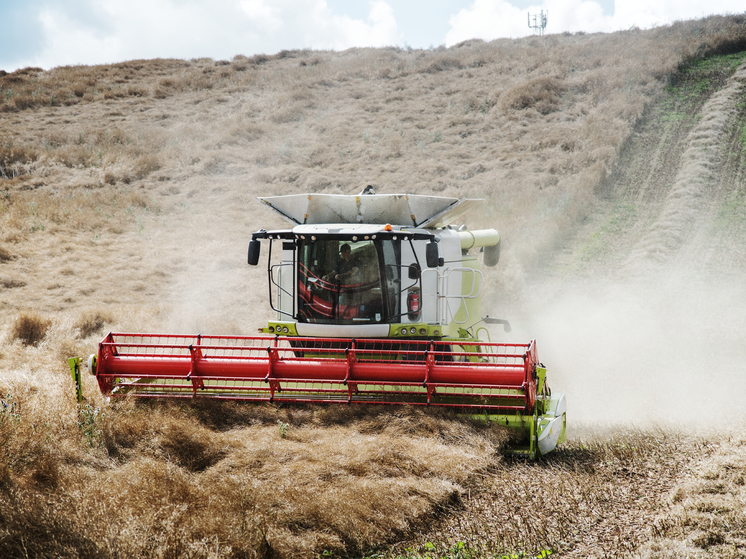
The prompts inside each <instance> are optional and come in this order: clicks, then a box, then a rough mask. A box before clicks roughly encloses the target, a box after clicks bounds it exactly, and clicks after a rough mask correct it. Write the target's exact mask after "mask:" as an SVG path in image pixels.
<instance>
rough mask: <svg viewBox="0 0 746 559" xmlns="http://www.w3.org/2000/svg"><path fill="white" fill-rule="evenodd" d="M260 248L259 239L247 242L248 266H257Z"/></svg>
mask: <svg viewBox="0 0 746 559" xmlns="http://www.w3.org/2000/svg"><path fill="white" fill-rule="evenodd" d="M261 248H262V243H261V242H260V241H259V239H251V240H250V241H249V264H250V265H251V266H256V265H257V264H259V252H260V250H261Z"/></svg>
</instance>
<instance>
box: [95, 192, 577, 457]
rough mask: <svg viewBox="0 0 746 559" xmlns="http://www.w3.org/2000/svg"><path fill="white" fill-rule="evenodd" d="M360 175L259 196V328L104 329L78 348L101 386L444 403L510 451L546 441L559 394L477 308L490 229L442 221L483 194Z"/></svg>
mask: <svg viewBox="0 0 746 559" xmlns="http://www.w3.org/2000/svg"><path fill="white" fill-rule="evenodd" d="M369 191H370V188H369V189H366V191H364V193H362V194H360V195H358V196H347V195H333V194H303V195H291V196H276V197H270V198H260V200H261V201H262V202H263V203H265V204H267V205H268V206H270V207H271V208H272V209H274V210H276V211H277V212H278V213H280V214H281V215H282V216H283V217H284V218H286V219H287V220H289V221H290V222H291V223H292V224H293V227H292V228H289V229H282V230H276V231H265V230H260V231H258V232H256V233H254V234H253V235H252V239H251V241H250V243H249V252H248V262H249V264H250V265H252V266H256V265H257V264H258V263H259V259H260V252H261V250H260V247H261V243H262V241H265V242H266V244H268V247H267V248H268V258H267V262H268V264H267V273H268V277H269V304H270V306H271V308H272V309H273V310H274V311H276V313H277V315H276V316H277V318H276V320H272V321H270V322H269V324H268V325H267V326H266V327H263V328H260V332H261V334H262V335H259V336H207V335H205V336H203V335H195V336H184V335H174V334H124V333H119V334H115V333H110V334H109V335H107V336H106V338H105V339H104V340H103V341H102V342H101V344H100V345H99V350H98V355H97V356H96V355H92V356H91V358H90V359H89V366H90V370H91V372H92V373H93V374H95V375H96V377H97V379H98V383H99V387H100V389H101V391H102V392H103V393H104V394H106V395H111V396H119V395H125V394H127V395H134V396H140V397H176V398H222V399H232V400H245V401H251V402H273V403H276V404H289V405H299V406H304V405H316V404H331V403H344V404H350V403H354V404H379V405H380V404H408V405H422V406H433V407H444V408H448V409H451V410H453V411H454V412H455V413H458V414H467V415H471V416H481V417H484V418H486V419H489V420H491V421H496V422H498V423H499V424H501V425H505V426H507V427H509V428H511V429H513V430H514V431H517V432H518V433H520V434H521V435H522V437H521V439H522V442H521V443H519V444H518V445H516V447H515V451H516V452H520V453H525V454H527V455H529V456H531V457H535V456H537V455H539V454H541V455H544V454H546V453H548V452H550V451H551V450H552V449H554V448H555V447H556V446H557V445H558V444H559V443H561V442H562V441H563V440H565V430H566V418H565V416H566V404H565V397H564V395H563V394H554V395H553V394H552V393H551V391H550V389H549V386H548V385H547V381H546V369H545V368H544V366H543V365H542V364H541V363H540V362H539V360H538V358H537V353H536V344H535V342H533V341H531V342H530V343H527V344H508V343H496V342H492V341H491V340H490V335H489V332H488V330H487V328H486V326H485V324H501V325H502V326H503V327H504V328H505V330H506V331H509V330H510V326H509V324H508V323H507V321H505V320H497V319H493V318H490V317H483V315H482V313H481V302H480V291H481V288H482V284H483V276H482V272H481V271H480V265H479V262H478V260H477V255H476V254H474V253H472V252H471V251H472V250H474V249H481V252H482V253H483V260H484V264H485V265H487V266H495V265H496V264H497V262H498V259H499V256H500V235H499V233H498V232H497V231H496V230H494V229H486V230H478V231H469V230H467V229H466V228H465V227H464V226H462V227H459V228H455V227H454V226H453V225H452V223H453V222H454V221H456V220H458V219H460V218H461V217H462V216H463V215H464V214H465V213H466V212H467V211H469V210H471V209H472V208H474V207H476V206H478V205H480V204H482V203H483V201H482V200H464V199H456V198H444V197H435V196H419V195H398V194H397V195H376V194H373V193H368V192H369ZM278 249H279V250H278ZM278 252H279V258H277V257H276V255H277V253H278ZM273 257H274V258H273ZM480 336H481V337H482V338H484V339H480Z"/></svg>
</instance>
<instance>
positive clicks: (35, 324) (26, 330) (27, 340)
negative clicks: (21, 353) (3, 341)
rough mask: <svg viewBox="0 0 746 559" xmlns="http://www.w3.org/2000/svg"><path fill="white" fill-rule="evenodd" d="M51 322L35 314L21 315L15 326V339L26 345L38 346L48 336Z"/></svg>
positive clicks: (25, 313)
mask: <svg viewBox="0 0 746 559" xmlns="http://www.w3.org/2000/svg"><path fill="white" fill-rule="evenodd" d="M50 324H51V321H49V320H47V319H46V318H43V317H41V316H40V315H39V314H38V313H35V312H24V313H21V314H20V315H19V316H18V318H17V319H16V322H15V324H14V325H13V339H14V340H21V342H23V344H24V345H37V344H38V343H39V342H41V341H42V340H43V339H44V336H46V335H47V329H48V328H49V325H50Z"/></svg>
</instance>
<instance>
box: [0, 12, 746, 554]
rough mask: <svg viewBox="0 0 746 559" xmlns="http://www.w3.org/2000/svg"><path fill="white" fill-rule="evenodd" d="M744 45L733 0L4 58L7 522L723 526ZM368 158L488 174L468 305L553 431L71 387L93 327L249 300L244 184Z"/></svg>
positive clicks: (436, 550)
mask: <svg viewBox="0 0 746 559" xmlns="http://www.w3.org/2000/svg"><path fill="white" fill-rule="evenodd" d="M744 60H746V20H744V18H742V17H740V16H731V17H710V18H706V19H702V20H696V21H688V22H678V23H676V24H674V25H672V26H667V27H662V28H657V29H652V30H647V31H641V30H637V29H632V30H629V31H624V32H618V33H613V34H594V35H586V34H575V35H571V34H565V35H552V36H547V37H529V38H526V39H521V40H498V41H493V42H490V43H485V42H482V41H478V40H474V41H467V42H465V43H462V44H459V45H456V46H454V47H451V48H449V49H445V48H438V49H434V50H431V51H418V50H405V49H396V48H388V49H352V50H349V51H344V52H339V53H336V52H319V51H283V52H281V53H278V54H276V55H258V56H254V57H245V56H240V55H238V56H236V57H235V58H234V59H232V60H230V61H213V60H210V59H197V60H190V61H183V60H141V61H129V62H122V63H118V64H112V65H107V66H91V67H85V66H76V67H63V68H55V69H52V70H50V71H46V72H45V71H41V70H39V69H33V68H27V69H23V70H19V71H17V72H13V73H10V74H7V73H5V72H0V286H2V290H0V317H2V320H1V321H0V325H1V326H0V344H2V345H0V393H1V394H2V396H3V408H2V411H1V413H0V431H1V432H2V433H0V435H1V437H0V441H1V442H0V502H2V503H4V504H5V505H6V506H1V507H0V549H2V550H4V551H6V552H7V553H6V555H7V556H11V557H16V556H18V557H21V556H26V555H28V556H37V557H46V556H61V557H73V556H75V557H89V556H90V557H109V556H111V557H114V556H133V557H182V556H190V557H192V556H193V557H271V556H280V557H298V556H306V557H313V556H319V555H324V554H325V555H334V556H345V555H351V556H362V555H364V554H368V555H369V554H371V553H373V551H372V550H378V551H377V552H378V553H381V555H379V556H384V557H396V556H420V557H443V556H448V557H457V556H458V557H464V556H467V553H471V554H472V555H473V556H479V557H492V556H495V555H497V556H500V554H517V553H520V552H525V553H528V554H535V555H538V554H539V553H541V552H542V551H546V550H552V551H553V552H554V554H553V556H561V557H589V556H593V557H602V556H620V555H625V554H632V555H636V556H647V557H700V556H701V557H705V556H712V557H740V556H742V555H743V554H744V553H746V518H744V514H743V510H742V509H743V507H742V506H740V505H739V504H738V503H741V504H742V502H743V499H744V497H745V496H746V495H745V494H744V489H743V488H744V481H743V480H744V476H743V472H744V468H745V467H746V454H744V450H743V449H744V448H746V446H745V443H744V439H743V437H742V436H739V435H737V434H736V431H734V430H733V429H735V428H734V427H732V425H734V424H737V423H738V419H740V418H742V417H743V411H742V409H741V408H742V406H741V404H740V401H739V399H738V398H737V397H736V396H737V395H739V394H744V393H746V370H745V368H746V366H744V364H743V363H744V362H746V350H744V348H743V344H742V340H741V332H743V331H744V328H745V327H746V318H744V317H745V316H746V315H745V314H744V313H743V312H742V309H743V308H744V306H745V305H746V285H744V283H743V281H742V280H741V278H742V277H743V272H744V268H745V267H746V248H744V247H746V242H745V241H746V227H745V226H744V223H746V186H745V185H744V169H745V168H746V151H745V148H744V146H746V133H745V132H744V130H745V129H746V103H744V99H746V64H744ZM367 184H373V185H375V187H376V189H377V190H378V192H383V193H395V192H409V193H435V194H442V195H450V196H460V197H480V198H484V199H485V200H486V204H485V205H484V209H483V211H482V212H481V213H480V214H478V215H476V214H475V215H473V216H470V218H469V219H470V221H469V224H470V225H471V226H483V225H489V226H495V227H497V228H498V229H499V230H500V232H501V235H502V237H503V239H504V249H503V256H502V259H501V263H500V266H499V267H498V268H497V269H496V270H497V271H496V272H495V273H493V274H491V275H489V276H487V278H486V284H487V289H488V292H489V295H488V296H486V297H485V303H486V305H487V308H486V310H487V311H488V312H489V313H490V314H495V315H500V316H504V317H505V318H509V319H510V320H511V323H512V324H513V332H512V333H511V334H510V335H509V336H507V339H508V340H509V341H521V342H523V341H527V340H528V339H531V338H536V339H537V340H538V348H539V355H540V356H541V359H542V361H543V362H544V363H545V364H547V366H548V368H549V371H550V372H549V374H550V379H551V380H550V382H551V384H552V386H553V387H554V388H555V389H556V390H560V391H563V392H565V393H566V394H567V396H568V401H569V402H570V413H569V423H570V428H571V433H570V440H569V441H568V443H567V444H566V445H565V446H564V447H563V448H562V449H561V450H559V451H558V452H557V453H556V454H555V455H554V456H550V457H548V458H547V459H546V460H542V461H540V462H538V463H536V464H526V463H523V462H520V461H515V460H512V459H506V458H504V457H502V455H501V452H502V449H503V448H504V445H505V442H506V439H505V434H504V433H503V432H502V431H500V429H499V428H494V427H493V428H488V427H485V426H483V425H479V424H474V423H471V422H468V421H456V420H453V419H450V418H447V417H445V416H439V415H437V414H426V413H422V412H420V411H415V410H408V409H395V410H375V411H372V410H356V409H351V410H345V411H339V410H336V411H326V412H304V411H293V410H289V411H288V410H278V409H273V408H248V409H247V408H243V407H240V406H232V405H229V404H215V405H212V404H209V405H208V404H199V405H176V404H166V405H159V404H148V405H142V404H137V405H136V404H135V403H132V402H126V403H124V404H121V405H112V404H109V403H107V402H105V401H104V400H103V399H102V398H101V396H100V394H99V393H98V387H97V385H96V383H95V380H94V379H92V378H91V377H86V379H85V384H84V394H85V396H86V398H87V400H86V403H85V404H84V405H83V407H82V408H78V406H77V404H76V403H75V401H74V398H73V388H72V383H71V381H70V379H69V373H68V372H67V369H66V363H65V359H66V358H67V357H69V356H72V355H81V356H83V355H88V354H89V353H91V352H92V351H93V350H94V349H95V347H96V344H97V342H98V341H99V340H100V339H101V337H102V336H103V334H104V333H105V332H106V331H110V330H111V331H173V332H202V333H222V334H239V333H247V332H252V331H254V328H256V327H257V326H259V325H261V324H262V323H263V322H264V321H266V319H267V318H269V317H270V313H269V309H268V306H267V304H266V300H265V293H266V285H265V282H266V277H265V274H263V273H259V272H257V270H254V269H248V267H247V266H246V264H245V253H246V246H247V242H248V239H249V236H250V234H251V232H253V231H255V230H257V229H259V228H268V229H269V228H271V227H277V226H282V225H283V224H282V223H281V222H280V221H279V220H278V218H277V217H275V216H273V215H270V214H269V212H268V211H267V210H265V209H264V207H262V206H260V205H259V204H258V203H257V202H256V200H255V197H256V196H261V195H267V194H290V193H302V192H330V193H344V194H352V193H356V192H359V191H360V190H361V189H362V188H363V187H364V186H365V185H367ZM723 376H725V379H723ZM734 420H735V421H734ZM278 421H279V422H280V425H281V426H282V424H283V423H285V424H287V425H288V426H289V432H288V436H287V437H286V436H281V435H280V433H278ZM283 435H284V433H283ZM610 510H614V515H613V516H612V515H609V511H610ZM397 542H398V543H397ZM392 545H393V547H381V546H392Z"/></svg>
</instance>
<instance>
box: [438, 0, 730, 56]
mask: <svg viewBox="0 0 746 559" xmlns="http://www.w3.org/2000/svg"><path fill="white" fill-rule="evenodd" d="M744 7H745V6H744V4H743V0H711V1H709V2H708V3H707V4H706V5H703V4H702V2H701V0H655V1H651V0H616V1H615V3H614V8H615V9H614V15H611V16H608V15H604V13H603V9H602V7H601V5H600V4H599V3H598V2H595V1H593V0H545V1H544V2H541V3H538V2H537V3H536V4H535V5H532V6H530V7H529V8H527V9H518V8H516V7H515V6H514V5H513V4H511V3H510V2H509V1H508V0H474V2H473V3H472V4H471V5H470V6H469V7H468V8H466V9H463V10H461V11H459V12H458V13H457V14H455V15H453V16H452V17H451V18H450V20H449V24H450V26H451V29H450V30H449V31H448V33H447V35H446V45H448V46H450V45H453V44H455V43H458V42H460V41H464V40H467V39H474V38H479V39H485V40H492V39H497V38H499V37H523V36H526V35H530V34H531V33H532V32H533V31H532V30H531V29H530V28H529V27H528V21H527V15H528V13H532V14H538V13H539V12H540V11H541V10H544V11H545V12H547V11H548V12H549V18H548V24H547V28H546V32H547V33H562V32H564V31H571V32H575V31H586V32H588V33H595V32H612V31H618V30H620V29H629V28H630V27H632V26H637V27H640V28H649V27H653V26H655V25H664V24H668V23H672V22H674V21H676V20H681V19H693V18H698V17H703V16H707V15H710V14H725V13H743V11H744Z"/></svg>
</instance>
